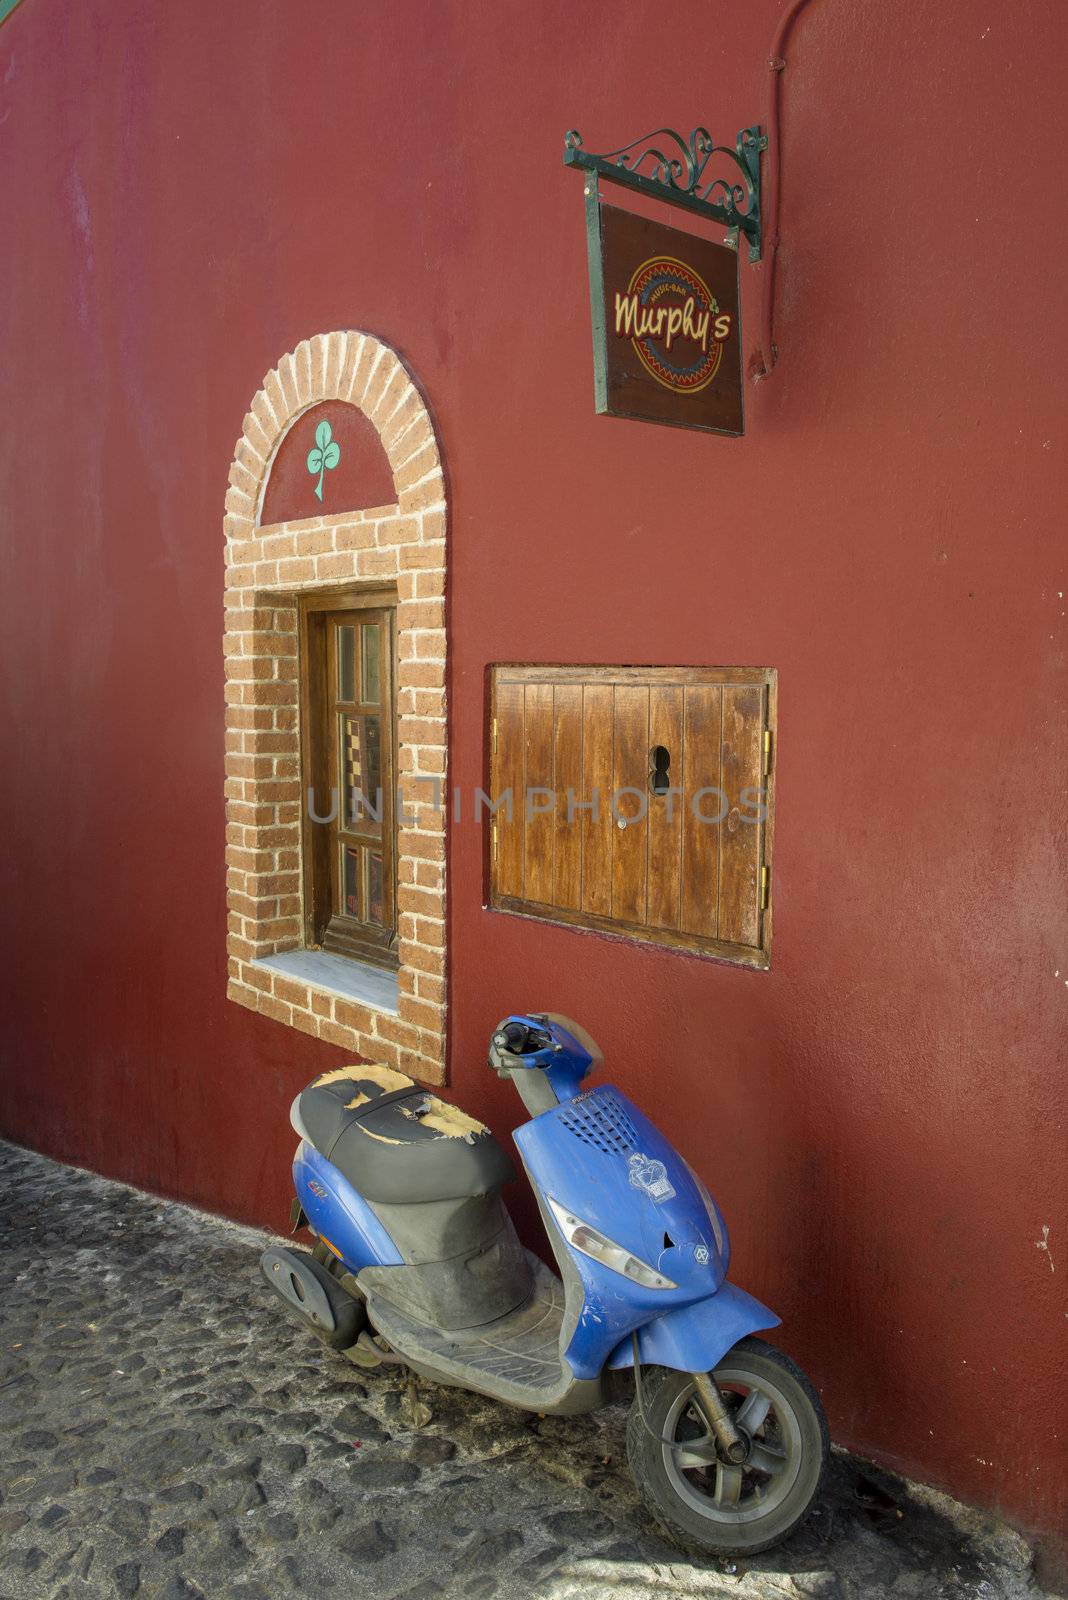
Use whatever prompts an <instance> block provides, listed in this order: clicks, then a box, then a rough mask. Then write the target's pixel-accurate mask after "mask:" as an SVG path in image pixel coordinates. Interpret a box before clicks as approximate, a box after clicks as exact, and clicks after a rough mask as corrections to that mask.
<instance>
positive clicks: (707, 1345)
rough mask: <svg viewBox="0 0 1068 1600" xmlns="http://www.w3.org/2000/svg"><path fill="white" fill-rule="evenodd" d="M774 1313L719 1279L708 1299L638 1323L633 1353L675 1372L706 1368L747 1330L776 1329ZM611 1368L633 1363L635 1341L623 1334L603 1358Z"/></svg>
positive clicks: (755, 1331) (757, 1331) (695, 1370)
mask: <svg viewBox="0 0 1068 1600" xmlns="http://www.w3.org/2000/svg"><path fill="white" fill-rule="evenodd" d="M778 1325H779V1318H778V1317H777V1316H776V1315H775V1313H774V1311H769V1310H768V1308H767V1306H765V1305H761V1303H760V1301H759V1300H755V1299H754V1298H753V1296H752V1295H751V1294H746V1292H745V1290H744V1289H736V1288H735V1286H734V1284H733V1283H722V1284H721V1285H720V1287H719V1288H718V1289H717V1291H716V1293H715V1294H714V1295H712V1296H710V1297H709V1298H708V1299H707V1300H698V1301H695V1302H694V1304H693V1305H688V1306H679V1307H677V1308H675V1309H673V1310H671V1311H665V1312H664V1314H663V1315H662V1316H659V1317H654V1318H653V1319H652V1321H651V1322H647V1323H645V1324H644V1326H642V1327H640V1328H639V1329H638V1330H637V1332H638V1357H639V1360H640V1361H641V1363H642V1365H643V1366H650V1367H674V1368H676V1369H677V1370H678V1371H679V1372H710V1371H711V1370H712V1368H713V1367H714V1366H715V1365H716V1362H717V1361H719V1360H720V1358H721V1357H722V1356H725V1355H726V1354H727V1351H728V1350H729V1349H730V1348H731V1347H732V1345H736V1344H737V1343H738V1340H739V1339H744V1338H745V1336H746V1334H747V1333H759V1332H760V1331H761V1330H762V1329H766V1328H776V1327H778ZM608 1365H609V1366H610V1367H632V1366H633V1365H634V1346H633V1344H632V1342H631V1336H630V1335H629V1334H628V1335H627V1337H626V1338H625V1339H621V1340H620V1342H619V1344H617V1345H616V1347H615V1349H614V1350H613V1351H612V1354H611V1355H610V1356H609V1358H608Z"/></svg>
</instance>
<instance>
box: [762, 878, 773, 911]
mask: <svg viewBox="0 0 1068 1600" xmlns="http://www.w3.org/2000/svg"><path fill="white" fill-rule="evenodd" d="M770 894H771V872H770V871H769V869H768V868H767V867H761V869H760V909H761V911H766V910H767V909H768V898H769V896H770Z"/></svg>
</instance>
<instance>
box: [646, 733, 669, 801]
mask: <svg viewBox="0 0 1068 1600" xmlns="http://www.w3.org/2000/svg"><path fill="white" fill-rule="evenodd" d="M649 759H650V761H651V763H652V764H651V766H650V768H649V787H650V789H651V790H652V791H653V793H654V794H667V792H668V790H669V789H670V788H671V779H670V777H669V776H668V768H669V767H670V765H671V751H670V750H669V749H668V748H667V746H666V745H662V744H654V745H653V748H652V750H651V751H650V752H649Z"/></svg>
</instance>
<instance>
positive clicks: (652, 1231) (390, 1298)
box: [261, 1012, 828, 1555]
mask: <svg viewBox="0 0 1068 1600" xmlns="http://www.w3.org/2000/svg"><path fill="white" fill-rule="evenodd" d="M601 1060H602V1057H601V1053H600V1051H599V1050H598V1049H597V1046H596V1044H595V1043H594V1042H593V1040H592V1039H591V1038H590V1036H589V1035H588V1034H587V1033H586V1031H585V1030H584V1029H583V1028H581V1027H580V1026H579V1025H578V1024H577V1023H575V1022H572V1021H570V1020H569V1019H568V1018H567V1017H562V1016H558V1015H555V1014H553V1013H549V1012H544V1013H532V1014H530V1015H525V1016H511V1017H508V1018H507V1019H506V1020H505V1021H504V1022H502V1023H501V1024H500V1025H499V1027H498V1028H497V1029H496V1031H495V1032H494V1034H493V1039H492V1042H491V1045H490V1052H489V1064H490V1066H491V1067H493V1068H494V1070H495V1071H496V1072H497V1073H498V1074H499V1076H501V1077H502V1078H509V1079H511V1081H512V1083H513V1084H514V1085H515V1087H516V1089H517V1090H518V1092H519V1096H520V1098H521V1100H522V1101H523V1104H524V1106H525V1107H526V1109H527V1111H528V1113H529V1114H530V1118H531V1120H530V1121H529V1122H526V1123H524V1124H523V1126H522V1127H520V1128H517V1129H516V1131H515V1135H514V1138H515V1142H516V1145H517V1146H518V1148H519V1154H520V1157H521V1158H522V1161H523V1165H524V1167H525V1168H526V1172H527V1176H528V1178H529V1179H530V1183H531V1186H532V1188H533V1190H534V1194H535V1197H536V1199H537V1202H538V1206H539V1208H540V1211H541V1215H542V1220H543V1222H544V1224H545V1231H546V1233H547V1234H548V1237H549V1242H550V1244H551V1245H552V1250H553V1254H554V1256H555V1257H556V1261H557V1264H558V1267H559V1270H560V1277H557V1276H556V1275H555V1273H552V1272H550V1271H549V1269H548V1268H547V1267H546V1266H545V1265H544V1263H543V1262H542V1261H540V1260H539V1258H538V1257H537V1256H535V1255H533V1254H532V1253H531V1252H530V1251H528V1250H525V1249H524V1248H523V1246H522V1245H521V1244H520V1242H519V1239H518V1238H517V1236H516V1232H515V1228H514V1227H513V1225H512V1220H511V1218H510V1217H509V1215H508V1212H507V1210H506V1209H505V1206H504V1203H503V1201H502V1199H501V1188H502V1186H503V1185H504V1184H505V1183H506V1182H507V1181H508V1180H509V1179H510V1178H512V1177H514V1175H515V1174H514V1172H513V1169H512V1163H511V1161H510V1160H509V1158H508V1156H507V1154H506V1153H505V1151H504V1149H503V1148H502V1147H501V1145H499V1144H498V1142H497V1140H496V1139H495V1138H494V1137H493V1135H492V1133H490V1131H489V1129H488V1128H486V1127H484V1126H483V1125H482V1123H480V1122H476V1121H475V1120H474V1119H473V1118H471V1117H469V1116H467V1115H466V1114H465V1113H464V1112H462V1111H461V1110H459V1108H458V1107H456V1106H454V1105H451V1104H449V1103H448V1102H446V1101H444V1100H441V1099H440V1098H438V1096H436V1095H434V1094H433V1093H431V1092H430V1091H429V1090H427V1089H425V1088H422V1087H420V1086H419V1085H418V1084H416V1083H414V1082H413V1081H412V1080H411V1079H410V1078H408V1077H405V1076H404V1074H403V1073H400V1072H396V1071H393V1070H392V1069H391V1068H388V1067H383V1066H351V1067H343V1068H342V1069H340V1071H336V1072H328V1073H326V1074H325V1075H324V1076H322V1077H320V1078H318V1079H316V1081H315V1082H314V1083H312V1084H311V1085H310V1086H309V1087H308V1088H307V1089H305V1090H304V1091H303V1093H302V1094H300V1095H298V1096H297V1099H296V1100H295V1101H294V1102H293V1107H292V1110H291V1112H290V1120H291V1122H292V1124H293V1128H294V1130H295V1132H296V1133H297V1134H298V1135H299V1137H300V1145H299V1147H298V1149H297V1153H296V1156H295V1158H294V1162H293V1177H294V1182H295V1186H296V1199H295V1200H294V1202H293V1208H294V1214H293V1224H294V1231H296V1229H297V1228H298V1227H300V1226H303V1225H306V1226H308V1227H309V1228H310V1229H311V1231H312V1233H313V1234H314V1235H315V1236H316V1241H317V1242H316V1245H315V1248H314V1250H313V1251H312V1252H311V1253H308V1252H305V1251H300V1250H293V1249H286V1248H280V1247H279V1248H272V1249H270V1250H268V1251H266V1253H265V1254H264V1256H263V1258H262V1262H261V1265H262V1269H263V1272H264V1275H265V1277H266V1279H267V1282H268V1283H269V1284H270V1285H271V1287H272V1288H273V1289H275V1290H276V1291H277V1293H278V1294H279V1295H280V1296H281V1297H282V1299H283V1300H285V1301H286V1302H287V1304H288V1305H289V1306H290V1307H291V1308H292V1309H294V1310H296V1311H297V1312H298V1313H299V1314H300V1316H301V1317H302V1318H303V1319H304V1321H305V1322H306V1323H307V1324H308V1325H309V1326H310V1327H311V1328H312V1329H314V1331H315V1332H317V1333H318V1334H319V1335H320V1337H321V1338H323V1339H324V1340H325V1341H326V1342H327V1343H328V1344H330V1345H332V1346H333V1347H334V1348H335V1349H338V1350H342V1351H344V1352H345V1354H346V1355H347V1356H348V1358H349V1359H350V1360H351V1361H353V1362H354V1363H355V1364H356V1365H358V1366H361V1367H375V1366H379V1365H381V1364H382V1363H384V1362H401V1363H403V1364H404V1365H406V1366H407V1367H409V1368H410V1369H411V1370H412V1371H414V1372H416V1373H419V1374H420V1375H422V1376H424V1377H426V1378H430V1379H432V1380H434V1381H435V1382H437V1383H444V1384H450V1385H453V1386H455V1387H459V1388H464V1389H473V1390H475V1391H476V1392H477V1393H479V1394H484V1395H490V1396H492V1397H493V1398H494V1399H496V1400H502V1401H504V1402H506V1403H507V1404H509V1405H513V1406H519V1407H521V1408H523V1409H525V1410H528V1411H534V1412H539V1413H552V1414H556V1415H564V1414H573V1413H577V1412H582V1411H590V1410H593V1409H594V1408H596V1407H598V1406H601V1405H604V1404H606V1403H607V1394H606V1374H607V1373H608V1372H610V1371H611V1370H612V1369H614V1368H621V1367H633V1368H634V1402H633V1405H632V1407H631V1412H630V1416H629V1419H628V1424H627V1454H628V1458H629V1461H630V1466H631V1471H632V1473H633V1475H634V1479H635V1482H636V1484H637V1487H638V1489H639V1491H640V1493H641V1495H642V1497H643V1499H644V1500H645V1502H646V1504H647V1505H648V1507H649V1509H650V1510H651V1512H652V1513H653V1515H654V1517H655V1518H656V1519H657V1521H658V1522H659V1523H660V1524H661V1526H662V1527H663V1528H664V1529H665V1530H666V1531H667V1532H668V1533H669V1534H670V1535H671V1536H672V1537H673V1538H674V1539H675V1540H676V1542H677V1543H679V1544H680V1545H682V1546H683V1548H686V1549H689V1550H691V1551H696V1552H700V1553H705V1554H707V1553H715V1554H721V1555H722V1554H727V1553H730V1554H741V1555H753V1554H756V1553H757V1552H758V1551H761V1550H766V1549H768V1548H769V1547H770V1546H771V1545H774V1544H777V1543H779V1542H780V1541H781V1540H782V1539H785V1538H786V1536H787V1535H788V1534H789V1533H791V1532H792V1530H793V1529H794V1528H795V1527H796V1526H797V1524H798V1523H799V1522H800V1521H801V1519H802V1518H803V1517H804V1516H805V1514H806V1513H807V1511H808V1510H809V1507H810V1506H811V1504H812V1501H813V1499H814V1498H815V1496H816V1494H817V1492H818V1489H819V1485H820V1481H821V1478H822V1475H823V1470H824V1466H825V1463H826V1457H827V1448H828V1445H827V1425H826V1422H825V1420H824V1416H823V1411H822V1408H821V1406H820V1402H819V1400H818V1398H817V1396H816V1393H815V1391H814V1389H813V1388H812V1385H811V1384H810V1383H809V1381H808V1379H807V1378H806V1377H805V1375H804V1373H802V1372H801V1371H800V1369H799V1368H798V1367H797V1366H795V1365H794V1363H793V1362H792V1361H791V1360H790V1359H789V1358H788V1357H787V1356H785V1355H783V1354H782V1353H781V1352H780V1351H779V1350H777V1349H775V1348H774V1346H772V1345H770V1344H766V1343H765V1342H764V1341H763V1340H762V1339H756V1338H753V1337H752V1335H753V1334H754V1333H756V1332H758V1331H759V1330H763V1329H767V1328H772V1327H774V1326H775V1325H776V1324H777V1323H778V1320H779V1319H778V1318H777V1317H776V1316H775V1315H774V1314H773V1313H772V1312H771V1311H769V1310H768V1308H767V1307H766V1306H763V1305H761V1304H760V1302H759V1301H757V1300H754V1299H753V1298H752V1297H751V1296H750V1295H748V1294H745V1293H743V1291H742V1290H741V1289H737V1288H735V1287H734V1285H733V1284H730V1283H728V1282H727V1281H726V1272H727V1265H728V1260H729V1255H730V1246H729V1244H728V1240H727V1230H726V1227H725V1225H724V1222H723V1218H722V1216H721V1215H720V1212H719V1208H718V1207H717V1205H716V1202H715V1201H714V1200H713V1199H712V1196H711V1195H710V1194H709V1192H708V1190H707V1189H706V1188H705V1186H704V1184H703V1183H702V1182H701V1180H700V1178H699V1177H698V1176H697V1174H696V1173H695V1172H694V1171H693V1170H692V1168H691V1167H689V1166H688V1165H687V1163H686V1162H685V1161H684V1160H683V1159H682V1157H681V1156H680V1155H679V1154H678V1153H677V1152H676V1151H675V1150H674V1149H673V1148H672V1147H671V1145H670V1144H668V1142H667V1140H666V1139H665V1138H664V1137H663V1135H662V1134H661V1133H659V1132H658V1131H657V1129H656V1128H654V1127H653V1125H652V1123H651V1122H649V1121H648V1120H647V1119H646V1118H645V1117H644V1116H642V1114H641V1112H640V1111H639V1110H638V1109H637V1107H636V1106H634V1105H632V1104H631V1102H630V1101H629V1100H627V1099H626V1098H625V1096H624V1095H622V1094H620V1092H619V1091H618V1090H617V1089H614V1088H612V1087H611V1086H609V1085H607V1084H606V1085H602V1086H600V1087H597V1088H594V1089H591V1090H589V1091H583V1089H582V1083H583V1080H584V1079H585V1078H586V1077H587V1075H588V1074H589V1073H590V1072H591V1071H592V1070H593V1069H594V1067H595V1066H597V1065H598V1064H599V1063H600V1061H601Z"/></svg>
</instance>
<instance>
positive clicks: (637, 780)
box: [488, 666, 776, 967]
mask: <svg viewBox="0 0 1068 1600" xmlns="http://www.w3.org/2000/svg"><path fill="white" fill-rule="evenodd" d="M775 686H776V685H775V673H774V671H773V670H771V669H770V668H754V667H677V668H675V667H527V666H523V667H520V666H498V667H495V668H494V669H493V674H492V696H491V698H492V705H491V719H492V725H491V737H490V775H489V791H488V792H489V795H490V800H491V803H493V804H494V805H495V806H496V809H495V811H494V813H493V822H492V827H491V830H490V850H489V869H490V903H491V904H492V905H493V906H495V907H497V908H498V909H501V910H505V911H518V912H523V913H525V914H527V915H531V916H539V917H547V918H549V919H551V920H553V921H556V922H565V923H572V924H578V925H582V926H585V927H591V928H597V929H601V930H602V931H604V932H610V933H620V934H625V935H628V936H630V937H632V938H640V939H648V940H651V941H653V942H655V943H658V944H666V945H672V946H675V947H677V948H681V949H688V950H701V951H706V952H708V953H710V954H714V955H719V956H722V957H726V958H727V959H730V960H734V961H741V962H745V963H746V964H748V965H750V966H758V967H766V966H767V964H768V954H769V949H770V936H771V910H770V903H769V888H770V874H771V821H772V807H773V792H772V791H773V774H772V770H771V768H772V763H771V755H772V738H773V723H774V715H775ZM668 791H670V792H668ZM595 795H596V796H597V800H596V802H595V800H594V796H595Z"/></svg>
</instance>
